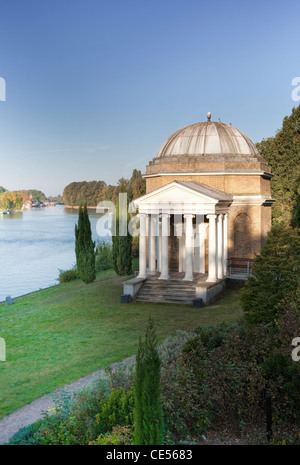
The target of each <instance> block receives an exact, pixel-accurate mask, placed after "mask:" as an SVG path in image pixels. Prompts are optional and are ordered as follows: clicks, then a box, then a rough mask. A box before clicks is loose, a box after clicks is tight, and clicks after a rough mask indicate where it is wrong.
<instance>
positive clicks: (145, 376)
mask: <svg viewBox="0 0 300 465" xmlns="http://www.w3.org/2000/svg"><path fill="white" fill-rule="evenodd" d="M160 369H161V361H160V358H159V354H158V351H157V341H156V336H155V330H154V324H153V321H152V319H151V318H149V322H148V326H147V329H146V334H145V340H144V341H142V339H140V341H139V348H138V353H137V360H136V379H135V404H134V444H135V445H160V444H163V436H164V422H163V414H162V403H161V386H160Z"/></svg>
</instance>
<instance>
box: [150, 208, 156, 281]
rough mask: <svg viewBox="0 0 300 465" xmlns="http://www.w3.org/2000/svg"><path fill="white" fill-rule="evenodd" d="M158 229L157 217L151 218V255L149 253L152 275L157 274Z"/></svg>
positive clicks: (152, 216)
mask: <svg viewBox="0 0 300 465" xmlns="http://www.w3.org/2000/svg"><path fill="white" fill-rule="evenodd" d="M156 227H157V219H156V215H153V214H152V215H151V217H150V236H149V243H150V253H149V273H150V274H151V275H154V274H155V271H156V263H155V260H156V236H157V233H156Z"/></svg>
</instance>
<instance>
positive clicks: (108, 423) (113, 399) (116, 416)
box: [94, 389, 134, 435]
mask: <svg viewBox="0 0 300 465" xmlns="http://www.w3.org/2000/svg"><path fill="white" fill-rule="evenodd" d="M133 405H134V396H133V392H132V391H131V390H129V391H125V390H122V389H113V390H112V391H111V393H110V395H109V396H108V397H106V398H103V399H102V400H101V403H100V411H99V413H97V415H96V423H95V427H94V431H95V433H96V434H97V435H99V434H105V433H107V432H108V431H109V432H110V431H112V430H113V428H114V427H115V426H117V425H119V426H129V427H132V425H133Z"/></svg>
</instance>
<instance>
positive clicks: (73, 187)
mask: <svg viewBox="0 0 300 465" xmlns="http://www.w3.org/2000/svg"><path fill="white" fill-rule="evenodd" d="M122 186H123V187H125V191H126V192H127V194H128V200H129V201H131V200H132V199H133V198H137V197H140V196H141V195H144V194H145V192H146V181H145V179H143V177H142V174H141V171H140V170H136V169H134V170H133V172H132V176H131V179H130V180H129V179H124V178H121V179H120V180H119V181H118V185H117V186H111V185H107V184H106V182H105V181H90V182H87V181H80V182H72V183H70V184H68V185H67V186H66V187H65V188H64V192H63V203H64V204H65V205H69V206H73V207H77V206H78V205H79V204H80V203H82V204H83V203H87V205H88V206H89V207H92V206H97V205H98V203H99V202H100V201H102V200H110V201H111V202H114V203H115V204H116V203H117V201H118V195H119V192H120V189H121V187H122Z"/></svg>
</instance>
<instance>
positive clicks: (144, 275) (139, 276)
mask: <svg viewBox="0 0 300 465" xmlns="http://www.w3.org/2000/svg"><path fill="white" fill-rule="evenodd" d="M137 278H139V279H145V278H147V274H143V273H139V274H138V275H137Z"/></svg>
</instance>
